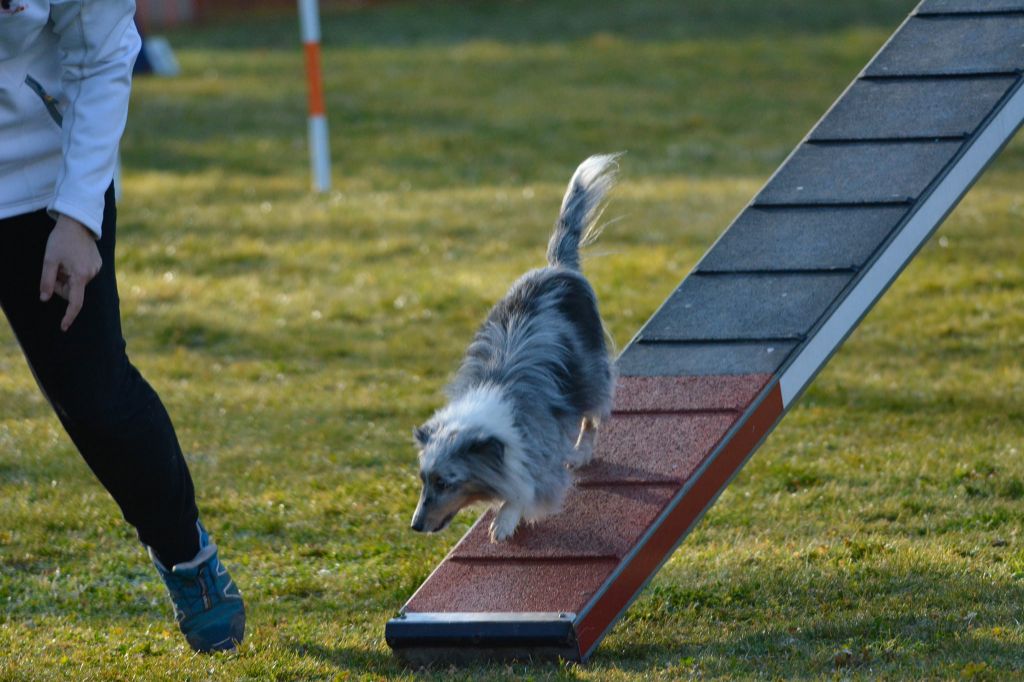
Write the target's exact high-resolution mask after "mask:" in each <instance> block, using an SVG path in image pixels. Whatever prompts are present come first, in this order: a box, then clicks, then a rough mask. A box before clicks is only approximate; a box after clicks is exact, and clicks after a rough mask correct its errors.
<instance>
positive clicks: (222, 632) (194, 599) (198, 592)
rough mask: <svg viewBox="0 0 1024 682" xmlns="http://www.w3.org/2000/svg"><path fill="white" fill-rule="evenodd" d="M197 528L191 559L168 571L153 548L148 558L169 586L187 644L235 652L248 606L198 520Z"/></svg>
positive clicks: (206, 650)
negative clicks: (195, 548)
mask: <svg viewBox="0 0 1024 682" xmlns="http://www.w3.org/2000/svg"><path fill="white" fill-rule="evenodd" d="M196 527H197V529H198V530H199V553H198V554H196V556H195V558H194V559H192V560H191V561H186V562H185V563H181V564H175V565H174V566H173V567H172V568H171V570H167V567H166V566H164V565H163V564H162V563H161V562H160V560H159V559H158V558H157V557H156V553H155V552H154V551H153V548H152V547H149V548H148V549H149V558H150V559H152V560H153V564H154V565H155V566H156V570H157V571H158V572H159V573H160V577H161V578H163V580H164V584H165V585H167V591H168V592H169V593H170V595H171V603H172V604H173V605H174V618H175V620H177V621H178V628H179V629H180V630H181V632H182V634H183V635H185V639H186V640H187V641H188V645H189V646H190V647H192V649H194V650H195V651H201V652H204V653H205V652H210V651H233V650H234V649H235V648H236V647H237V646H238V645H239V644H241V643H242V637H243V636H244V634H245V605H244V604H243V603H242V595H241V593H240V592H239V591H238V588H237V587H236V586H235V583H234V582H233V581H232V580H231V576H230V575H228V569H226V568H224V564H222V563H221V562H220V560H219V559H218V558H217V545H215V544H213V543H212V542H211V541H210V536H209V535H208V534H207V532H206V529H205V528H203V525H202V524H201V523H199V522H198V521H197V522H196Z"/></svg>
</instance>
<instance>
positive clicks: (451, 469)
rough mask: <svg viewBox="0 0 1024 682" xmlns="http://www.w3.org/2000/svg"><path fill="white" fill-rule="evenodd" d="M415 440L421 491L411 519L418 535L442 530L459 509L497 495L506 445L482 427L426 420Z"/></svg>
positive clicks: (417, 431) (416, 432) (415, 432)
mask: <svg viewBox="0 0 1024 682" xmlns="http://www.w3.org/2000/svg"><path fill="white" fill-rule="evenodd" d="M413 436H414V438H415V440H416V444H417V446H418V447H419V449H420V456H419V460H420V480H421V481H422V482H423V490H422V492H421V493H420V502H419V504H418V505H417V506H416V512H415V514H413V517H412V529H413V530H414V531H416V532H418V533H436V532H438V531H441V530H444V529H445V528H446V527H447V526H448V524H449V523H451V520H452V519H453V518H454V517H455V514H457V513H458V512H459V510H460V509H462V508H463V507H466V506H468V505H471V504H473V503H474V502H482V501H486V500H492V499H495V498H496V497H498V488H500V482H501V479H502V477H503V473H502V471H503V461H504V457H505V449H506V444H505V442H504V441H503V440H502V439H501V438H500V437H498V436H496V435H495V434H493V433H491V432H489V431H488V430H486V429H484V428H479V427H477V428H469V429H459V428H450V427H448V426H447V425H445V424H437V423H434V422H427V424H425V425H423V426H420V427H418V428H417V429H416V430H415V431H414V432H413Z"/></svg>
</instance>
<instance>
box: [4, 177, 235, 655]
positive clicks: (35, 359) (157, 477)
mask: <svg viewBox="0 0 1024 682" xmlns="http://www.w3.org/2000/svg"><path fill="white" fill-rule="evenodd" d="M106 200H107V204H106V210H105V212H104V218H103V238H102V239H101V240H100V241H99V244H98V246H99V250H100V255H101V256H102V258H103V267H102V268H101V270H100V272H99V274H98V275H97V276H96V277H95V278H94V279H93V280H92V281H91V282H90V283H89V285H88V286H87V287H86V290H85V303H84V305H83V307H82V311H81V312H80V313H79V315H78V317H77V318H76V319H75V321H74V324H72V325H71V328H70V329H69V330H68V331H67V332H61V331H60V320H61V318H62V317H63V315H64V311H65V308H66V306H67V304H66V302H64V301H63V300H61V299H59V298H57V297H54V298H53V299H51V300H50V301H49V302H47V303H41V302H40V300H39V280H40V278H41V276H42V262H43V254H44V252H45V249H46V242H47V239H48V237H49V234H50V231H51V230H52V228H53V224H54V221H53V220H52V219H50V218H49V217H48V216H47V215H46V213H45V212H42V211H40V212H37V213H33V214H29V215H25V216H18V217H16V218H11V219H7V220H0V306H2V308H3V311H4V313H5V314H6V316H7V319H8V320H9V322H10V323H11V327H12V329H13V330H14V333H15V336H16V337H17V339H18V342H19V344H20V345H21V347H22V350H23V351H24V353H25V357H26V358H27V360H28V362H29V366H30V367H31V369H32V371H33V373H34V374H35V377H36V380H37V382H38V383H39V386H40V388H41V389H42V390H43V392H44V393H45V394H46V396H47V398H48V399H49V400H50V403H51V405H52V406H53V409H54V411H55V412H56V413H57V416H58V417H59V418H60V420H61V423H62V424H63V425H64V428H65V429H66V430H67V432H68V434H69V435H70V436H71V439H72V440H73V441H74V443H75V445H76V447H77V448H78V450H79V452H81V453H82V456H83V457H84V458H85V460H86V462H87V463H88V464H89V466H90V468H91V469H92V470H93V471H94V472H95V473H96V476H97V477H98V478H99V479H100V482H101V483H102V484H103V485H104V487H106V489H107V490H108V491H109V492H110V494H111V495H112V496H113V498H114V500H115V501H116V502H117V504H118V505H119V506H120V507H121V511H122V513H123V514H124V517H125V519H126V520H127V521H128V522H129V523H131V524H132V525H133V526H135V528H136V531H137V533H138V535H139V539H140V540H141V541H142V542H143V543H144V544H145V545H147V546H148V547H149V549H150V554H151V557H152V559H153V563H154V564H155V565H156V568H157V570H158V572H159V573H160V577H161V578H162V579H163V581H164V583H165V584H166V585H167V589H168V591H169V592H170V595H171V600H172V602H173V604H174V611H175V617H176V619H177V620H178V625H179V627H180V629H181V631H182V633H183V634H184V635H185V637H186V639H187V640H188V642H189V645H190V646H192V648H193V649H196V650H197V651H215V650H224V649H233V648H234V647H235V645H236V644H237V643H238V642H241V641H242V637H243V635H244V632H245V608H244V606H243V604H242V597H241V594H240V593H239V592H238V588H237V587H235V585H234V583H233V582H232V581H231V577H230V576H229V575H228V572H227V570H226V569H225V568H224V566H223V564H221V563H220V560H219V558H218V552H217V546H216V545H215V544H213V542H211V541H210V539H209V537H208V535H207V534H206V531H205V529H204V528H202V526H201V525H200V524H199V522H198V511H197V509H196V504H195V493H194V491H193V487H192V479H191V477H190V475H189V471H188V466H187V465H186V463H185V459H184V458H183V457H182V454H181V448H180V446H179V445H178V439H177V436H176V434H175V432H174V427H173V426H172V425H171V420H170V418H169V417H168V415H167V412H166V410H165V409H164V406H163V404H162V403H161V402H160V399H159V397H157V395H156V393H155V392H154V391H153V389H152V388H151V387H150V386H149V384H147V383H146V381H145V380H144V379H143V378H142V376H141V375H140V374H139V372H138V371H137V370H136V369H135V367H133V366H132V365H131V363H130V362H129V361H128V356H127V355H126V353H125V342H124V338H123V337H122V335H121V319H120V305H119V301H118V296H117V282H116V279H115V274H114V242H115V236H116V235H115V230H116V214H115V208H114V199H113V191H108V192H107V197H106Z"/></svg>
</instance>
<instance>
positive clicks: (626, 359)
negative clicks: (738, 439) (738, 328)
mask: <svg viewBox="0 0 1024 682" xmlns="http://www.w3.org/2000/svg"><path fill="white" fill-rule="evenodd" d="M795 347H796V342H795V341H740V342H709V343H689V342H682V343H676V342H671V341H668V342H658V343H650V342H645V341H643V340H640V341H638V342H637V343H634V344H632V345H631V346H629V347H628V348H626V350H624V351H623V352H622V355H620V356H619V360H618V368H619V374H621V375H622V376H645V377H657V376H706V375H731V374H771V373H773V372H774V371H775V370H777V369H778V368H779V367H781V366H782V363H783V362H784V361H785V360H786V357H787V356H788V355H789V353H790V352H791V351H792V350H793V349H794V348H795Z"/></svg>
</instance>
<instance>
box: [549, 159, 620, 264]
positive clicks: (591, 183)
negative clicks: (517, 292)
mask: <svg viewBox="0 0 1024 682" xmlns="http://www.w3.org/2000/svg"><path fill="white" fill-rule="evenodd" d="M620 156H622V153H621V152H620V153H618V154H600V155H597V156H591V157H590V158H589V159H587V160H586V161H584V162H583V163H581V164H580V166H579V168H577V169H576V172H575V173H573V176H572V180H570V181H569V189H568V190H566V192H565V198H564V199H562V211H561V213H560V214H559V215H558V222H556V223H555V233H554V234H552V235H551V241H550V242H548V263H549V264H551V265H552V266H557V265H560V266H562V267H566V268H571V269H573V270H579V269H580V247H581V246H586V245H587V244H590V243H591V242H593V241H594V240H595V239H597V236H598V234H599V233H600V229H598V228H597V227H596V225H597V221H598V219H599V218H600V217H601V211H602V210H603V202H604V197H605V195H606V194H607V193H608V190H610V189H611V188H612V186H613V185H614V184H615V175H616V173H617V172H618V169H619V164H618V160H619V157H620Z"/></svg>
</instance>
